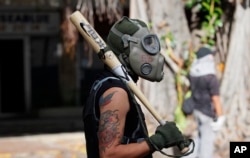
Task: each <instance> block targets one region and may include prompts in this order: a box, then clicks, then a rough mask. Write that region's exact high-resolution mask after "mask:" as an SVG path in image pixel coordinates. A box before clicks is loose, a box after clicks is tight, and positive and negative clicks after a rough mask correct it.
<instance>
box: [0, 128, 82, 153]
mask: <svg viewBox="0 0 250 158" xmlns="http://www.w3.org/2000/svg"><path fill="white" fill-rule="evenodd" d="M0 158H87V156H86V148H85V137H84V133H83V132H72V133H56V134H37V135H23V136H12V137H0Z"/></svg>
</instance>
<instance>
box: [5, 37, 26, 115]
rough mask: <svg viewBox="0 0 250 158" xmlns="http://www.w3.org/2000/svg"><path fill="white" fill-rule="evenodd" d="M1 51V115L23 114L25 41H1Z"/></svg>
mask: <svg viewBox="0 0 250 158" xmlns="http://www.w3.org/2000/svg"><path fill="white" fill-rule="evenodd" d="M0 50H2V51H1V53H0V113H23V112H25V91H24V41H23V39H0ZM3 50H4V51H3Z"/></svg>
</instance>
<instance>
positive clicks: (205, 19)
mask: <svg viewBox="0 0 250 158" xmlns="http://www.w3.org/2000/svg"><path fill="white" fill-rule="evenodd" d="M186 7H187V8H188V9H192V8H196V9H197V14H198V15H199V18H200V19H199V20H200V21H199V22H200V24H201V25H200V26H201V28H200V29H201V30H203V31H204V32H205V35H204V36H203V37H201V41H202V42H203V43H205V44H208V45H210V46H214V45H215V34H216V30H217V29H218V28H219V27H222V26H223V23H222V20H221V17H222V15H223V10H222V9H221V0H188V1H187V2H186Z"/></svg>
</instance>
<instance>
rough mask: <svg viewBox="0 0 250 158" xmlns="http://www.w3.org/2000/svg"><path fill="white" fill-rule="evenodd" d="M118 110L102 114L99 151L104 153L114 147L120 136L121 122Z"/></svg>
mask: <svg viewBox="0 0 250 158" xmlns="http://www.w3.org/2000/svg"><path fill="white" fill-rule="evenodd" d="M117 112H118V110H113V111H112V110H107V111H105V112H103V113H102V114H101V117H100V121H99V131H98V136H99V149H100V151H102V152H105V150H106V149H107V148H109V147H111V146H112V144H113V143H114V140H115V139H116V138H117V136H119V132H118V126H119V124H120V120H119V117H118V114H117Z"/></svg>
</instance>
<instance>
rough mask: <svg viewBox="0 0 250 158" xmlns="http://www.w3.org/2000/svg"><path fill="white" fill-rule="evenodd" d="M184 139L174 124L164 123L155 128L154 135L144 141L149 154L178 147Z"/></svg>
mask: <svg viewBox="0 0 250 158" xmlns="http://www.w3.org/2000/svg"><path fill="white" fill-rule="evenodd" d="M182 141H184V137H183V135H182V134H181V132H180V130H179V129H178V128H177V127H176V124H175V123H174V122H166V124H164V125H160V126H158V127H157V129H156V131H155V134H154V135H152V136H151V137H149V138H147V139H146V142H147V143H148V145H149V147H150V149H151V152H154V151H156V150H161V149H162V148H168V147H171V146H175V145H178V144H179V143H180V142H182Z"/></svg>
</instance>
